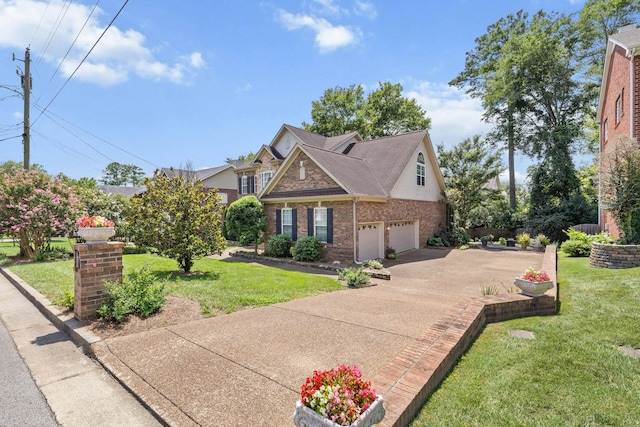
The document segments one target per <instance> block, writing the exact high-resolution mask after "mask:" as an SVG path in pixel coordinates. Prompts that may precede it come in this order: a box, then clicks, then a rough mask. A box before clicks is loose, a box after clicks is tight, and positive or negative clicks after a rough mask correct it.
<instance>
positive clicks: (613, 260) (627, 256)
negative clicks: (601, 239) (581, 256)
mask: <svg viewBox="0 0 640 427" xmlns="http://www.w3.org/2000/svg"><path fill="white" fill-rule="evenodd" d="M589 266H590V267H593V268H632V267H640V245H603V244H602V243H596V242H594V243H592V244H591V255H590V256H589Z"/></svg>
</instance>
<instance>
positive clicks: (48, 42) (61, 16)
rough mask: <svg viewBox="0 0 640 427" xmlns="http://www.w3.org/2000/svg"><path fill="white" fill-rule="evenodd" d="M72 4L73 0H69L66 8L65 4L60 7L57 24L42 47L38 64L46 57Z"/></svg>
mask: <svg viewBox="0 0 640 427" xmlns="http://www.w3.org/2000/svg"><path fill="white" fill-rule="evenodd" d="M70 6H71V0H67V6H66V8H65V6H64V5H63V6H62V9H60V13H58V17H57V18H56V22H55V25H54V27H53V28H52V29H51V32H50V33H49V36H48V37H47V40H46V42H45V46H44V47H43V48H42V52H41V53H40V57H39V58H38V62H37V63H36V65H39V64H40V61H42V58H44V55H45V53H47V50H48V49H49V46H50V45H51V41H52V40H53V37H54V36H55V35H56V33H57V32H58V29H59V28H60V24H62V21H63V20H64V17H65V16H67V11H68V10H69V7H70Z"/></svg>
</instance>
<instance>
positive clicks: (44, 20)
mask: <svg viewBox="0 0 640 427" xmlns="http://www.w3.org/2000/svg"><path fill="white" fill-rule="evenodd" d="M47 3H48V4H47ZM67 7H68V9H67V10H66V12H64V13H63V14H60V13H59V12H60V11H63V10H64V9H65V8H67ZM89 14H90V8H88V7H86V6H84V5H82V4H78V3H70V4H68V3H67V2H63V1H62V0H51V1H50V2H46V1H38V0H0V28H2V31H1V32H0V47H9V48H19V49H22V48H24V45H25V43H26V41H29V40H30V41H31V46H32V55H33V56H32V60H39V59H40V57H41V58H42V60H44V61H45V62H48V63H50V64H52V65H54V66H57V65H58V64H59V62H60V60H61V59H62V58H63V57H64V55H65V54H66V52H67V50H68V49H69V46H71V44H72V43H73V40H74V38H75V37H76V35H77V34H78V33H79V32H80V30H81V29H82V26H83V25H84V23H85V21H87V18H88V17H89ZM104 15H105V13H104V12H103V11H102V10H101V9H100V8H97V9H96V12H95V13H94V15H93V16H92V17H91V18H89V20H88V22H87V24H86V26H85V27H84V29H82V32H81V33H80V35H79V36H78V39H77V41H76V44H75V45H74V47H73V48H72V49H71V51H70V52H69V54H68V55H67V58H66V60H65V62H64V63H63V64H62V66H61V67H60V70H61V72H62V74H63V75H64V77H68V76H69V75H71V73H72V72H73V71H74V70H75V69H76V67H77V66H78V64H79V63H80V61H81V60H82V58H84V56H85V55H86V54H87V52H89V50H90V49H91V47H92V46H93V45H94V43H95V42H96V41H97V40H98V38H99V37H100V35H101V34H102V33H103V31H104V29H105V27H106V24H103V23H101V22H100V21H99V18H100V17H103V16H104ZM59 17H62V18H60V20H59ZM105 21H106V18H105ZM50 35H52V36H50ZM50 37H51V38H50ZM49 38H50V39H49ZM204 65H205V63H204V60H203V59H202V55H201V54H200V53H198V52H194V53H192V54H190V55H189V56H185V57H181V58H178V60H177V61H176V63H175V64H173V65H172V64H168V63H165V62H162V61H160V60H159V59H157V58H156V57H155V56H154V53H153V51H152V48H149V47H148V46H146V37H145V36H144V35H143V34H141V33H140V32H138V31H136V30H133V29H127V30H121V29H119V28H118V27H117V26H115V25H114V26H112V27H111V28H109V30H108V31H107V32H106V33H105V34H104V36H103V37H102V39H100V41H99V42H98V44H97V45H96V47H95V48H94V49H93V51H92V52H91V54H90V55H89V56H88V58H87V59H86V61H85V62H84V63H83V64H82V66H81V67H80V68H79V69H78V71H77V72H76V74H75V77H74V78H78V79H81V80H85V81H88V82H93V83H99V84H102V85H107V86H108V85H113V84H117V83H121V82H123V81H125V80H127V79H128V78H129V75H130V74H135V75H137V76H139V77H143V78H152V79H155V80H168V81H171V82H173V83H179V84H180V83H185V82H188V79H187V77H188V76H189V75H190V73H192V72H193V71H194V70H195V69H197V68H202V67H203V66H204Z"/></svg>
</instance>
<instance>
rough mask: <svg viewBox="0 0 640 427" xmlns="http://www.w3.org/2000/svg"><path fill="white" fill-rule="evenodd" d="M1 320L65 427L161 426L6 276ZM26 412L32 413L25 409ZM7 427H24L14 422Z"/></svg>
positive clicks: (0, 283) (0, 294)
mask: <svg viewBox="0 0 640 427" xmlns="http://www.w3.org/2000/svg"><path fill="white" fill-rule="evenodd" d="M30 292H35V291H33V290H30ZM0 320H1V321H2V323H3V324H4V325H5V327H6V329H7V331H8V332H9V335H10V336H11V338H12V339H13V341H14V343H15V346H16V348H17V349H18V352H19V353H20V356H21V357H22V359H23V360H24V362H25V364H26V365H27V367H28V368H29V371H30V374H31V377H32V378H33V380H34V381H35V383H36V385H37V386H38V388H39V389H40V391H41V392H42V394H43V395H44V397H45V399H46V401H47V403H48V405H49V407H50V408H51V410H52V412H53V414H54V415H55V418H56V421H57V422H58V423H59V424H60V425H63V426H69V427H75V426H78V427H79V426H89V425H90V426H105V427H106V426H115V425H121V426H157V425H161V423H160V422H158V421H157V420H156V419H155V418H154V416H152V415H151V413H150V412H149V411H147V410H146V409H145V408H144V407H143V405H142V404H141V403H140V402H138V400H136V398H135V397H134V396H133V395H131V394H130V393H129V392H128V391H127V390H125V388H124V387H123V386H122V385H121V384H119V383H118V382H117V381H116V380H115V379H114V378H112V377H111V376H110V375H109V374H108V373H107V372H105V370H104V369H103V368H102V367H101V366H100V365H99V364H97V363H96V362H95V361H94V360H92V359H91V358H90V357H88V356H86V355H85V354H84V353H83V352H82V349H80V348H78V347H76V345H75V344H74V343H73V342H72V341H71V339H70V338H69V336H68V335H66V334H64V333H63V332H61V331H60V330H59V329H58V328H57V327H55V326H54V325H53V324H52V323H51V322H50V321H49V320H48V319H47V318H45V317H44V316H43V315H42V313H40V311H38V309H37V308H36V307H35V306H34V304H32V303H31V302H30V301H29V300H28V299H27V298H25V296H24V295H23V294H22V293H20V292H19V291H18V289H16V287H15V286H14V285H13V284H11V282H9V280H7V278H6V277H5V276H4V275H3V274H0ZM3 387H5V385H3ZM21 404H25V405H28V404H29V402H25V401H23V402H12V405H21ZM15 409H16V408H13V410H14V411H15ZM2 410H3V409H2V408H0V411H2ZM24 410H26V411H28V410H30V409H29V408H28V407H25V408H24ZM3 425H5V424H3ZM6 425H8V426H18V425H25V424H21V423H20V422H19V421H18V420H13V421H9V424H6Z"/></svg>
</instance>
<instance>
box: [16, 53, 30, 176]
mask: <svg viewBox="0 0 640 427" xmlns="http://www.w3.org/2000/svg"><path fill="white" fill-rule="evenodd" d="M13 60H14V61H15V60H16V56H15V55H13ZM18 61H22V60H21V59H18ZM16 74H18V75H19V76H20V78H21V80H22V94H23V99H24V132H23V133H22V143H23V144H24V161H23V167H24V169H27V170H28V169H29V156H30V147H29V146H30V143H31V135H30V126H29V103H30V96H31V54H30V52H29V48H27V49H26V51H25V53H24V74H22V73H20V71H18V70H16Z"/></svg>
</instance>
